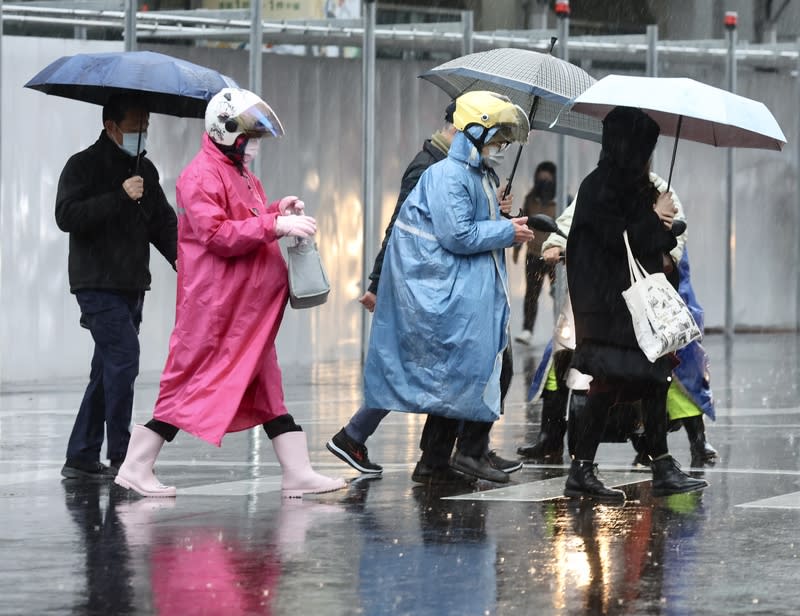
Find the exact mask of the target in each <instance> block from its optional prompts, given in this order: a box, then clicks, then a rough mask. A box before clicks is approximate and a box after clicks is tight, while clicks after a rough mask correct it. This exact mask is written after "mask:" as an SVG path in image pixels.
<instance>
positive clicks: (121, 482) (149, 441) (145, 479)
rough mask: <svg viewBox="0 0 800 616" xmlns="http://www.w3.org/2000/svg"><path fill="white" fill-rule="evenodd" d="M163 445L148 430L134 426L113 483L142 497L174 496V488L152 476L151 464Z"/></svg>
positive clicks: (137, 425) (158, 438) (162, 442)
mask: <svg viewBox="0 0 800 616" xmlns="http://www.w3.org/2000/svg"><path fill="white" fill-rule="evenodd" d="M163 444H164V439H163V438H162V437H160V436H159V435H158V434H156V433H155V432H153V431H152V430H150V429H149V428H146V427H145V426H141V425H139V424H136V425H134V426H133V432H132V433H131V441H130V443H128V453H127V455H126V456H125V461H124V462H123V463H122V466H120V467H119V471H117V476H116V477H115V478H114V483H116V484H117V485H118V486H122V487H123V488H125V489H127V490H133V491H134V492H137V493H139V494H141V495H142V496H175V487H174V486H165V485H163V484H162V483H161V482H160V481H159V480H158V479H157V478H156V476H155V475H154V474H153V464H155V461H156V458H157V457H158V452H159V451H161V446H162V445H163Z"/></svg>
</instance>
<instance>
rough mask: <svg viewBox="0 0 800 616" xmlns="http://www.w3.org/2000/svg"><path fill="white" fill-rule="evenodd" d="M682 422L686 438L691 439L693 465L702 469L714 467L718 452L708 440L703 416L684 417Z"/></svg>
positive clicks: (690, 447) (690, 448)
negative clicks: (707, 466) (708, 466)
mask: <svg viewBox="0 0 800 616" xmlns="http://www.w3.org/2000/svg"><path fill="white" fill-rule="evenodd" d="M682 421H683V427H684V428H686V436H688V437H689V450H690V452H691V454H692V461H691V465H692V466H693V467H696V468H702V467H703V466H706V465H712V466H713V465H714V464H715V463H716V460H717V457H718V454H717V450H716V449H714V448H713V447H712V446H711V443H709V442H708V440H707V439H706V426H705V423H704V421H703V414H702V413H700V414H699V415H692V416H691V417H684V418H683V420H682Z"/></svg>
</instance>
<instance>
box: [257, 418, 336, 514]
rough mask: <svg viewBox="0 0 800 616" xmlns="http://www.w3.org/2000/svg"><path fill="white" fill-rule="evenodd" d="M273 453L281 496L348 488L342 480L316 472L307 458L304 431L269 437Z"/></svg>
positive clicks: (298, 496)
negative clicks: (276, 463)
mask: <svg viewBox="0 0 800 616" xmlns="http://www.w3.org/2000/svg"><path fill="white" fill-rule="evenodd" d="M272 446H273V447H274V448H275V455H276V456H277V457H278V462H280V463H281V469H282V470H283V478H282V480H281V490H282V491H283V497H284V498H302V496H303V494H320V493H322V492H333V491H334V490H341V489H342V488H345V487H347V484H346V483H345V482H344V480H343V479H333V478H331V477H326V476H325V475H320V474H319V473H315V472H314V469H313V468H311V462H310V461H309V459H308V442H307V441H306V433H305V432H284V433H283V434H281V435H279V436H276V437H275V438H274V439H272Z"/></svg>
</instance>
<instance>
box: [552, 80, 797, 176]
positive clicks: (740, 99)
mask: <svg viewBox="0 0 800 616" xmlns="http://www.w3.org/2000/svg"><path fill="white" fill-rule="evenodd" d="M618 106H626V107H638V108H639V109H641V110H642V111H644V112H645V113H647V115H649V116H650V117H651V118H653V120H655V122H656V123H658V125H659V127H660V129H661V134H662V135H667V136H670V137H675V145H674V147H673V150H672V162H671V163H670V167H669V175H670V178H669V182H668V183H671V180H672V167H673V165H674V164H675V150H676V149H677V146H678V139H679V138H681V137H682V138H684V139H689V140H690V141H696V142H698V143H706V144H708V145H713V146H716V147H736V148H759V149H766V150H781V149H782V148H783V146H784V145H785V144H786V137H785V136H784V134H783V131H782V130H781V128H780V126H778V122H777V121H776V120H775V118H774V116H773V115H772V113H770V111H769V109H767V107H766V106H765V105H764V103H761V102H759V101H755V100H752V99H750V98H746V97H744V96H739V95H738V94H732V93H731V92H728V91H726V90H721V89H720V88H714V87H712V86H709V85H707V84H704V83H701V82H699V81H695V80H694V79H688V78H685V77H678V78H672V77H631V76H627V75H609V76H608V77H604V78H603V79H601V80H599V81H598V82H596V83H595V84H594V85H592V86H590V87H589V88H588V89H587V90H586V91H584V92H583V93H582V94H580V95H578V96H577V97H576V98H575V99H574V100H573V101H572V103H571V110H572V111H576V112H580V113H585V114H587V115H591V116H594V117H596V118H599V119H603V118H605V116H606V114H607V113H608V112H609V111H611V110H612V109H613V108H614V107H618ZM556 122H558V120H556Z"/></svg>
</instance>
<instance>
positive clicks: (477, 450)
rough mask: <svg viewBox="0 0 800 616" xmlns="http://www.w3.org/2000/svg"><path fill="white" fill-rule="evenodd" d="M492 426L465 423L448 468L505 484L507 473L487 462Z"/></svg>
mask: <svg viewBox="0 0 800 616" xmlns="http://www.w3.org/2000/svg"><path fill="white" fill-rule="evenodd" d="M493 425H494V424H493V423H492V422H485V421H465V422H463V425H462V427H461V434H459V436H458V444H457V450H456V452H455V454H454V455H453V459H452V460H451V461H450V466H451V467H453V468H454V469H456V470H457V471H459V472H462V473H464V474H465V475H470V476H472V477H477V478H478V479H487V480H488V481H497V482H499V483H507V482H508V480H509V476H508V473H505V472H503V471H501V470H498V469H497V468H495V467H494V466H493V465H492V464H491V462H490V461H489V456H488V455H487V453H486V452H487V450H488V447H489V431H490V430H491V429H492V426H493Z"/></svg>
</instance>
